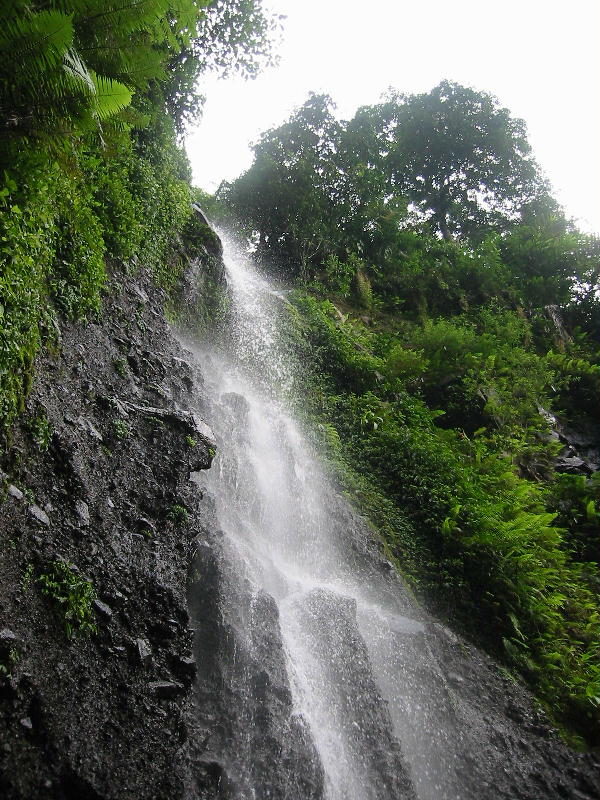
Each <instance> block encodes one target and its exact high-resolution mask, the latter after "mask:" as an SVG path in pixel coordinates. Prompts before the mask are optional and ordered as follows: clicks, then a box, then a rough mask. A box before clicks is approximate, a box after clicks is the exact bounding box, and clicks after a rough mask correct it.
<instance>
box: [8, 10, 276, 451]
mask: <svg viewBox="0 0 600 800" xmlns="http://www.w3.org/2000/svg"><path fill="white" fill-rule="evenodd" d="M0 22H1V24H0V437H1V438H2V439H3V440H5V441H6V439H7V437H8V436H9V433H10V427H11V424H12V422H13V421H14V420H15V418H16V417H17V416H18V414H19V413H20V411H21V410H22V409H23V407H24V402H25V398H26V396H27V393H28V389H29V386H30V384H31V380H32V373H33V365H34V359H35V356H36V353H37V352H38V351H39V348H40V346H42V345H49V346H56V345H57V341H58V337H59V336H60V322H61V319H63V318H70V319H72V320H81V321H83V320H85V319H88V318H90V316H91V315H94V314H98V313H100V310H101V298H102V292H103V291H104V289H105V286H106V279H107V271H108V270H113V271H117V272H118V271H119V270H123V269H126V270H135V269H138V268H139V267H140V266H144V267H145V268H148V269H150V270H152V271H153V272H154V275H155V277H156V280H157V281H158V282H159V283H160V284H161V285H163V286H165V288H166V289H168V290H169V291H171V292H172V291H174V290H175V287H176V284H177V278H178V275H179V273H180V271H181V266H182V264H183V252H184V249H187V250H188V251H189V249H190V246H191V243H192V241H193V242H196V243H198V244H202V237H203V235H204V234H205V235H206V237H209V238H210V237H211V236H212V233H211V232H210V231H209V230H208V229H206V230H205V231H202V230H200V229H199V225H198V223H197V221H196V220H195V218H194V217H193V215H192V208H191V202H192V199H193V191H192V189H191V185H190V178H191V173H190V168H189V164H188V161H187V158H186V156H185V153H184V150H183V147H182V143H181V137H182V133H183V131H184V129H185V126H186V124H189V123H190V122H191V121H193V120H195V119H197V118H198V115H199V113H200V111H201V105H202V98H201V97H199V96H198V94H197V92H196V88H195V87H196V83H197V80H198V77H199V75H200V74H201V73H202V71H205V70H209V69H212V70H218V71H220V72H221V73H226V72H227V71H231V70H236V71H238V72H241V73H242V74H244V75H252V74H253V73H254V72H255V71H256V70H258V69H260V68H261V66H263V65H264V64H267V63H269V62H270V61H271V60H272V58H273V56H272V42H273V38H274V37H275V36H276V30H277V24H278V23H277V20H276V19H273V18H271V17H270V16H269V15H267V14H265V13H264V11H263V7H262V0H119V2H117V1H116V0H6V2H3V3H2V8H1V9H0ZM200 227H201V226H200ZM192 228H194V230H193V231H192Z"/></svg>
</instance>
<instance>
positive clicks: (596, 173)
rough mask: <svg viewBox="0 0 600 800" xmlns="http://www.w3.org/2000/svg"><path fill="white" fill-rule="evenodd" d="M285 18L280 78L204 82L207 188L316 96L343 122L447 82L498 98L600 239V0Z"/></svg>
mask: <svg viewBox="0 0 600 800" xmlns="http://www.w3.org/2000/svg"><path fill="white" fill-rule="evenodd" d="M267 3H268V7H269V8H271V9H273V11H275V12H276V13H278V14H285V15H286V16H287V19H286V20H285V21H284V31H283V40H282V42H281V45H280V47H279V53H280V56H281V59H280V64H279V66H278V67H276V68H273V69H270V70H268V71H265V72H264V73H263V74H262V75H260V76H259V77H258V78H256V79H255V80H253V81H242V80H240V79H233V78H231V79H226V80H217V79H213V78H206V79H204V80H203V82H202V84H201V85H200V91H201V92H202V93H203V94H205V96H206V98H207V100H206V106H205V112H204V117H203V120H202V122H201V124H200V125H199V127H198V128H197V129H196V130H194V131H193V132H191V133H190V134H189V135H188V139H187V149H188V153H189V155H190V158H191V161H192V166H193V169H194V179H195V183H196V184H197V185H198V186H201V187H202V188H204V189H206V190H208V191H214V190H215V189H216V187H217V186H218V184H219V182H220V181H221V180H222V179H225V180H231V179H233V178H235V177H237V176H238V175H239V174H240V173H241V172H242V171H243V170H245V169H247V168H248V167H249V166H250V164H251V163H252V153H251V151H250V149H249V144H250V142H252V141H255V140H256V139H257V138H258V136H259V134H260V133H261V131H263V130H265V129H267V128H270V127H273V126H275V125H279V124H281V123H282V122H284V121H285V120H286V119H287V118H288V117H289V115H290V113H291V112H292V111H293V109H294V108H295V107H297V106H299V105H301V104H302V103H303V102H304V101H305V100H306V97H307V95H308V93H309V91H314V92H326V93H327V94H329V95H331V97H332V98H333V100H334V101H335V103H336V105H337V114H338V116H339V117H340V118H342V119H349V118H350V117H352V116H353V114H354V112H355V111H356V109H357V108H358V107H359V106H361V105H365V104H371V103H375V102H377V101H378V99H379V98H380V96H381V94H382V93H383V92H385V90H386V89H387V88H388V87H390V86H393V87H394V88H396V89H398V90H399V91H401V92H407V93H414V92H425V91H428V90H429V89H431V88H433V87H434V86H435V85H436V84H438V83H439V82H440V81H441V80H443V79H446V78H447V79H449V80H453V81H457V82H458V83H462V84H465V85H468V86H472V87H473V88H475V89H478V90H484V91H487V92H491V93H492V94H494V95H496V97H497V98H498V99H499V100H500V102H501V104H502V105H504V106H506V107H507V108H509V109H510V111H511V113H512V114H513V115H514V116H517V117H522V118H523V119H524V120H525V121H526V123H527V127H528V131H529V141H530V143H531V145H532V147H533V150H534V153H535V155H536V158H537V160H538V162H539V163H540V164H541V166H542V168H543V170H544V172H545V174H546V175H547V177H548V178H549V179H550V181H551V183H552V186H553V189H554V194H555V196H556V197H557V199H558V200H559V201H560V202H561V203H562V204H563V205H564V207H565V210H566V212H567V214H568V215H569V216H572V217H575V218H576V219H577V220H578V221H579V223H580V225H581V227H582V228H583V229H584V230H588V231H600V0H570V2H568V3H567V2H565V0H561V2H558V0H502V2H486V1H485V0H410V2H404V1H403V0H369V1H368V2H360V3H359V2H356V1H355V0H267Z"/></svg>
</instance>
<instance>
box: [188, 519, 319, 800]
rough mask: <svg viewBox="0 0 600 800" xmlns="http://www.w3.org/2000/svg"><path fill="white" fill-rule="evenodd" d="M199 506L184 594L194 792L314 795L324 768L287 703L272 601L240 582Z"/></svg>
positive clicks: (309, 799)
mask: <svg viewBox="0 0 600 800" xmlns="http://www.w3.org/2000/svg"><path fill="white" fill-rule="evenodd" d="M206 513H207V512H206V509H204V510H203V514H204V515H205V521H206V523H207V524H206V535H207V540H206V541H205V542H204V543H203V544H201V545H200V547H199V548H198V551H197V555H196V559H195V563H194V568H193V573H192V581H191V583H190V593H189V596H190V613H191V616H192V619H193V620H194V627H195V630H196V635H195V640H194V645H193V648H194V654H195V657H196V661H197V665H198V678H197V682H196V692H195V694H196V696H195V703H196V709H195V714H196V724H197V726H198V727H197V728H196V731H195V741H194V743H193V745H192V747H193V748H194V750H193V772H194V781H195V791H196V793H197V794H196V795H195V796H197V797H199V798H202V799H205V800H212V799H213V798H224V799H225V798H226V799H227V800H240V798H250V797H257V798H258V797H269V798H271V799H272V800H290V799H291V798H303V800H321V798H323V796H324V785H323V769H322V766H321V763H320V761H319V759H318V756H317V753H316V750H315V747H314V744H313V741H312V737H311V735H310V733H309V730H308V726H307V725H306V722H305V721H304V720H303V718H302V717H300V716H298V715H297V714H295V713H294V709H293V706H292V695H291V691H290V686H289V680H288V676H287V672H286V667H285V655H284V651H283V643H282V640H281V633H280V629H279V615H278V610H277V605H276V603H275V601H274V600H273V599H272V598H271V597H270V596H269V595H268V594H266V593H264V592H262V591H261V592H259V593H258V594H256V593H254V592H253V591H252V590H251V587H250V586H249V585H247V584H246V583H245V582H244V581H240V576H239V573H238V572H237V571H236V570H235V569H233V570H232V569H231V562H230V561H229V559H228V558H227V557H226V556H225V554H224V553H223V550H222V547H223V546H224V543H223V541H222V539H221V537H222V534H221V533H220V532H219V531H218V527H217V525H216V521H215V520H214V518H213V517H212V516H210V515H209V516H208V517H207V516H206ZM232 742H235V743H236V746H235V753H234V754H233V755H232V752H231V751H232V747H231V743H232Z"/></svg>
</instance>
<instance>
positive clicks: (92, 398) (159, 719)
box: [0, 243, 222, 800]
mask: <svg viewBox="0 0 600 800" xmlns="http://www.w3.org/2000/svg"><path fill="white" fill-rule="evenodd" d="M189 272H190V274H192V275H195V276H196V278H197V275H198V273H202V274H203V275H204V279H205V281H210V282H211V285H213V286H214V285H215V284H216V283H218V282H219V280H220V279H221V278H222V269H221V262H220V259H219V252H218V243H216V244H215V246H214V247H213V248H212V253H208V252H205V257H204V258H201V259H200V260H199V261H196V262H194V264H192V265H191V266H190V270H189ZM196 282H197V280H196V279H195V278H193V277H192V278H189V279H188V281H187V283H188V284H190V285H192V284H195V283H196ZM182 291H183V292H185V281H184V289H183V290H182ZM165 299H166V298H165V294H164V292H162V290H159V289H157V288H156V286H155V285H154V283H153V281H152V280H151V277H150V276H149V275H148V274H147V273H145V272H144V271H143V270H141V271H140V272H139V273H138V274H136V275H135V276H128V275H126V274H124V273H123V271H122V270H121V269H119V270H113V274H112V277H111V280H110V282H109V286H108V287H107V292H106V297H105V300H104V304H103V313H102V316H101V318H100V319H98V320H97V321H95V322H92V323H90V324H87V325H75V324H69V323H66V322H65V323H64V324H62V325H61V330H60V332H58V331H57V335H56V339H55V345H54V347H53V348H52V351H49V352H47V353H46V354H45V355H44V356H43V357H41V358H40V359H39V360H38V362H37V364H36V368H35V379H34V384H33V388H32V391H31V393H30V395H29V398H28V400H27V408H26V409H25V412H24V414H23V415H22V416H21V418H20V421H19V423H18V425H17V426H16V427H15V429H14V431H13V435H12V441H11V442H10V443H9V448H8V450H7V452H6V453H5V454H4V457H3V459H2V464H1V466H2V475H1V477H2V503H1V506H0V508H1V521H0V548H1V551H2V555H3V557H2V559H0V584H1V586H2V594H1V597H0V717H1V722H0V795H1V796H2V797H3V798H46V797H47V798H84V797H85V798H109V797H110V798H117V797H118V798H131V799H132V800H133V798H136V800H139V798H150V797H153V798H154V797H156V798H159V797H160V798H163V797H164V798H167V797H168V798H176V797H182V796H185V795H186V793H187V789H186V787H187V786H189V781H190V775H189V752H188V727H187V721H186V713H187V710H188V708H189V700H190V696H191V695H190V687H191V685H192V682H193V680H194V675H195V670H196V666H195V662H194V659H193V658H192V650H191V643H192V631H191V628H190V620H189V616H188V611H187V605H186V584H187V579H188V569H189V565H190V555H191V551H192V549H193V542H194V540H195V538H196V536H197V535H198V532H199V525H200V523H199V521H198V520H199V519H200V514H199V513H198V512H199V510H200V509H201V507H202V504H203V497H202V493H201V492H200V490H199V489H198V487H197V485H196V484H194V483H192V482H190V480H189V476H190V472H193V471H196V470H201V469H206V468H208V467H209V466H210V463H211V460H212V457H213V455H214V445H213V443H212V441H211V435H210V431H209V429H208V428H207V426H206V425H205V424H204V423H203V422H202V421H201V419H200V418H199V416H198V415H197V413H196V408H195V405H194V402H195V401H194V398H195V397H198V396H199V393H200V394H201V389H199V382H200V380H201V379H200V377H199V376H198V375H197V374H194V369H193V368H192V366H191V365H190V364H189V363H188V361H187V360H186V354H185V352H183V351H182V348H181V346H180V345H179V344H178V342H177V341H176V339H175V338H174V336H173V334H172V331H171V329H170V328H169V326H168V324H167V322H166V321H165V316H164V313H163V308H164V305H165ZM182 300H183V304H184V305H185V304H186V297H185V296H184V297H183V298H182Z"/></svg>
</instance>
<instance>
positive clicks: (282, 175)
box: [221, 94, 343, 277]
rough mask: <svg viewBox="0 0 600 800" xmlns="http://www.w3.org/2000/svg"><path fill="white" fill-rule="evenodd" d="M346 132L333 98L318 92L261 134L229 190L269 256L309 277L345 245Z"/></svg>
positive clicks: (238, 211)
mask: <svg viewBox="0 0 600 800" xmlns="http://www.w3.org/2000/svg"><path fill="white" fill-rule="evenodd" d="M340 130H341V129H340V125H339V123H338V122H337V121H336V119H335V117H334V116H333V114H332V102H331V99H330V98H329V97H327V96H326V95H315V94H311V95H310V97H309V99H308V100H307V101H306V103H304V105H303V106H301V107H300V108H299V109H298V110H297V111H296V112H295V113H294V114H293V115H292V117H291V118H290V120H289V121H288V122H286V123H284V124H283V125H281V126H280V127H278V128H275V129H272V130H269V131H266V132H265V133H264V134H263V135H262V136H261V138H260V140H259V141H258V143H257V144H256V145H255V146H254V154H255V158H254V163H253V164H252V166H251V167H250V169H249V170H248V171H247V172H245V173H244V174H243V175H242V176H241V177H240V178H238V179H237V180H236V181H235V182H234V183H233V184H231V185H229V186H227V187H225V188H224V189H222V190H221V196H222V197H223V199H225V200H226V202H227V203H228V204H229V205H230V207H231V208H232V209H233V210H234V212H235V213H236V214H237V216H238V217H239V218H240V219H242V220H245V222H246V224H247V225H248V226H249V227H250V228H251V229H253V230H254V231H256V232H257V234H258V236H259V243H260V250H261V253H262V254H263V255H268V256H269V258H271V259H274V260H276V261H277V262H278V264H279V265H280V266H281V267H283V268H284V269H285V270H286V271H287V272H288V273H291V274H293V275H300V276H301V277H306V276H307V275H308V273H309V271H310V264H311V263H320V262H321V261H323V260H324V259H325V258H326V256H327V255H328V254H329V253H332V252H334V251H335V250H336V247H337V245H338V243H339V239H340V214H341V209H342V204H341V203H340V199H341V190H340V182H341V181H342V180H343V175H342V173H341V171H340V170H339V168H338V166H337V164H336V161H335V158H334V156H335V153H336V150H337V147H338V142H339V136H340Z"/></svg>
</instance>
